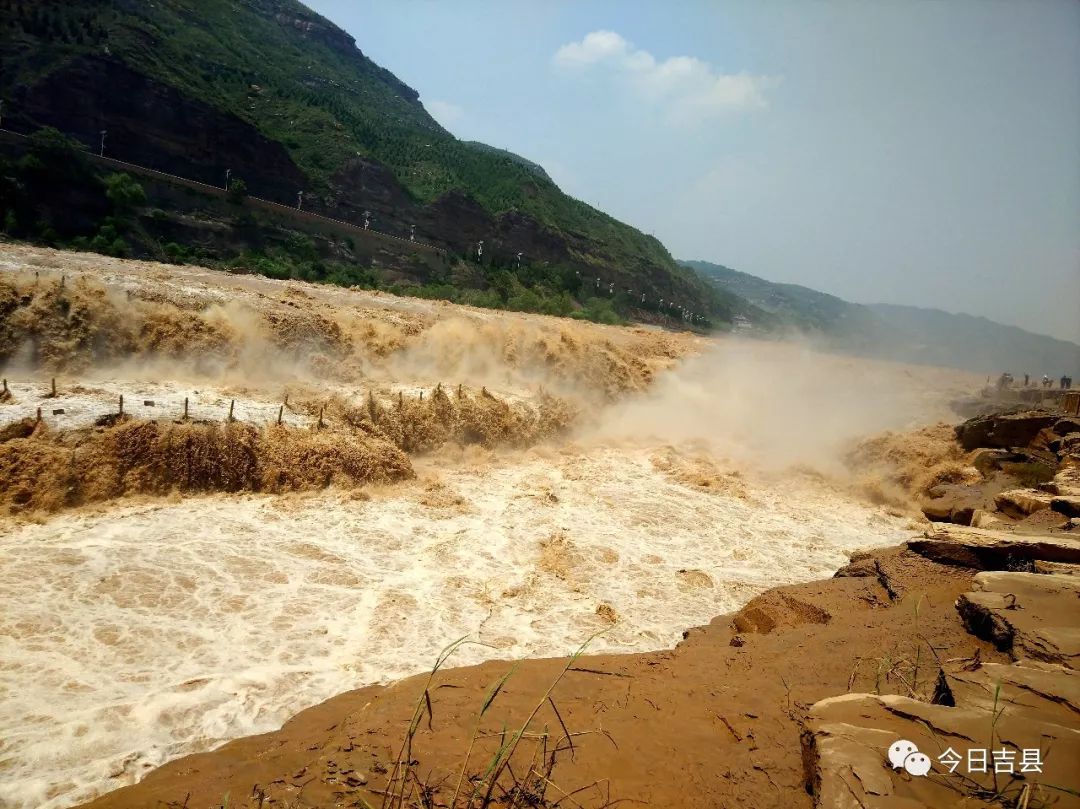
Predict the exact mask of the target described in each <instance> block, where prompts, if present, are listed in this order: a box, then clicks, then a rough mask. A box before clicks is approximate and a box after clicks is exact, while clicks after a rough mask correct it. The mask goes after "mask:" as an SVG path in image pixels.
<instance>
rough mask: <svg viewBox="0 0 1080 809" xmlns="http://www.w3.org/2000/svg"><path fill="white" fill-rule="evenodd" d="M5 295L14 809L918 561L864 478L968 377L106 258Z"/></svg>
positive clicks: (54, 263)
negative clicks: (333, 702)
mask: <svg viewBox="0 0 1080 809" xmlns="http://www.w3.org/2000/svg"><path fill="white" fill-rule="evenodd" d="M0 271H2V272H0V315H2V320H0V363H2V364H3V366H4V367H5V369H6V370H5V374H6V377H7V389H6V390H7V393H6V394H3V397H2V400H0V509H2V512H0V513H2V514H3V516H2V517H0V519H2V520H3V521H4V523H5V528H4V531H3V533H2V536H0V660H2V663H0V807H4V809H9V807H12V808H13V807H20V809H21V807H64V806H69V805H72V804H74V803H76V802H78V801H80V800H83V799H87V798H89V797H92V796H94V795H96V794H99V793H101V792H103V791H106V790H109V789H112V788H115V787H118V786H121V785H123V784H127V783H131V782H133V781H135V780H137V779H138V778H139V777H140V776H141V775H142V774H144V773H145V772H146V770H147V769H148V768H150V767H152V766H154V765H156V764H159V763H161V762H163V761H165V760H167V759H171V758H175V757H177V756H180V755H184V754H186V753H190V752H195V751H201V750H207V749H210V748H212V747H214V746H216V745H218V744H220V743H221V742H223V741H225V740H228V739H230V738H235V737H237V736H240V735H244V734H248V733H254V732H261V731H266V730H270V729H273V728H275V727H277V726H279V725H280V724H281V723H282V722H283V721H284V720H285V719H287V718H288V717H289V716H290V715H292V714H294V713H296V712H297V711H299V710H301V709H303V708H305V707H307V706H310V705H312V704H314V703H316V702H319V701H321V700H323V699H326V698H328V697H329V696H331V695H333V694H335V693H338V692H340V691H343V690H347V689H350V688H355V687H358V686H361V685H365V684H370V683H376V682H386V681H388V680H391V679H395V678H398V677H401V676H404V675H408V674H412V673H415V672H417V671H420V670H422V669H424V668H426V667H427V666H429V665H430V663H431V662H432V661H433V660H434V658H435V656H436V655H437V654H438V652H439V650H440V649H441V648H442V647H444V646H445V645H446V644H447V643H449V642H451V641H453V640H455V639H457V638H459V637H461V636H463V635H469V636H471V637H472V638H473V639H474V640H476V641H477V643H475V644H472V645H469V646H466V647H465V648H464V650H463V652H462V653H461V654H460V655H459V656H458V657H457V658H455V662H457V663H470V662H477V661H479V660H482V659H486V658H493V657H503V658H509V657H523V656H537V655H542V656H554V655H562V654H565V653H567V652H568V651H569V650H571V649H572V648H574V647H576V646H577V645H578V644H580V643H581V642H582V640H584V639H585V638H587V637H589V636H590V635H592V634H594V633H596V632H598V631H600V630H605V631H604V632H603V634H601V635H599V637H598V638H597V639H596V640H595V641H594V642H593V645H592V646H591V649H593V650H596V651H600V650H605V649H607V650H614V651H644V650H652V649H657V648H662V647H666V646H670V645H671V644H673V643H675V642H676V641H677V640H678V638H679V637H680V634H681V633H682V631H683V630H684V629H685V628H687V627H690V626H694V625H697V624H702V623H706V622H708V621H709V620H710V619H711V618H712V617H713V616H715V615H717V614H720V613H723V612H725V611H730V610H732V609H735V608H737V607H739V606H740V605H741V604H743V603H745V602H746V601H747V600H748V599H749V598H750V597H751V596H752V595H754V594H755V593H758V592H760V591H762V590H764V589H766V588H768V587H771V586H774V585H777V584H781V583H786V582H793V581H799V580H808V579H812V578H816V577H821V576H826V575H829V574H830V573H831V572H832V571H833V570H834V569H835V568H836V567H837V566H839V565H840V564H842V563H843V562H844V560H845V554H846V552H848V551H851V550H853V549H856V548H861V547H869V546H874V545H883V544H890V543H895V542H898V541H900V540H901V539H903V538H904V536H905V535H906V532H907V529H908V523H909V520H908V518H907V517H906V516H905V513H904V511H903V509H902V508H901V507H898V504H897V503H894V504H893V505H890V506H887V507H886V506H880V505H875V504H874V503H872V502H869V501H867V500H866V499H865V498H864V497H863V496H862V495H861V492H862V489H861V488H860V486H859V485H852V484H853V483H856V484H857V483H858V481H853V480H852V478H851V476H850V472H849V471H848V470H846V469H845V467H844V465H843V463H842V461H841V459H842V458H843V456H844V453H845V452H846V451H847V450H848V449H849V448H850V446H851V444H852V442H853V441H855V440H856V439H858V438H860V437H863V436H868V435H872V434H875V433H878V432H880V431H882V430H885V429H895V428H904V427H909V426H913V425H916V424H919V423H926V422H928V421H932V420H934V419H936V418H938V417H939V416H942V415H945V411H944V404H943V403H944V402H945V401H946V400H947V399H948V398H949V397H950V396H951V395H952V394H953V393H954V392H955V391H956V390H958V389H967V388H970V386H971V380H969V379H967V378H965V377H964V376H963V375H962V374H955V375H949V374H947V373H946V372H943V371H934V370H928V369H913V368H907V367H903V366H896V365H889V364H886V363H873V362H869V361H862V360H854V359H849V358H837V357H828V356H823V355H818V354H815V353H813V352H812V351H810V350H809V349H807V348H805V347H801V346H797V345H782V344H766V343H753V342H744V341H738V340H735V339H731V338H723V339H719V340H708V339H705V338H700V337H693V336H688V335H678V334H671V333H667V332H663V331H660V330H654V329H646V328H617V327H607V326H596V325H591V324H586V323H579V322H575V321H571V320H564V319H556V318H547V317H542V316H526V315H518V314H512V313H495V312H489V311H483V310H473V309H467V308H462V307H455V306H451V305H447V304H441V303H432V302H425V301H418V300H411V299H402V298H393V297H390V296H385V295H380V294H377V293H370V292H361V291H358V290H343V289H336V288H328V287H318V286H312V285H308V284H302V283H293V282H289V283H281V282H274V281H269V280H266V279H261V278H253V277H240V276H229V275H225V274H219V273H214V272H210V271H204V270H199V269H195V268H177V267H166V266H162V265H153V264H144V263H140V262H125V261H120V260H112V259H107V258H103V257H100V256H83V255H76V254H60V253H54V252H52V251H48V250H32V249H28V248H16V247H10V246H5V247H3V248H0ZM54 379H55V385H56V388H55V395H54V391H53V384H54V383H53V380H54ZM121 397H123V402H124V404H123V406H122V407H121V404H120V402H121ZM39 411H40V416H39ZM185 412H186V415H187V417H186V418H185V417H184V415H185Z"/></svg>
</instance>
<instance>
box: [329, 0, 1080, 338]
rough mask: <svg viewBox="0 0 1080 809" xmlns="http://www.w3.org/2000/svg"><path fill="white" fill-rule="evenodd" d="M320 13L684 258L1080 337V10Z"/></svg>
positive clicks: (416, 4) (1038, 1) (457, 112)
mask: <svg viewBox="0 0 1080 809" xmlns="http://www.w3.org/2000/svg"><path fill="white" fill-rule="evenodd" d="M309 5H311V6H312V7H313V8H315V9H316V10H317V11H319V12H320V13H321V14H323V15H324V16H326V17H328V18H329V19H331V20H333V21H334V22H336V23H337V24H338V25H340V26H342V27H343V28H345V29H346V30H348V31H349V32H350V33H351V34H353V36H355V37H356V40H357V44H358V45H359V47H360V48H361V50H363V51H364V52H365V53H366V54H367V55H368V56H370V57H371V58H373V59H374V60H375V61H376V62H378V63H380V64H381V65H383V66H384V67H387V68H389V69H390V70H391V71H393V72H394V73H395V74H396V75H397V76H399V77H400V78H401V79H403V80H404V81H405V82H407V83H408V84H410V85H411V86H413V87H415V88H416V89H417V90H418V91H419V92H420V98H421V101H423V103H424V104H425V106H426V107H427V109H428V110H429V111H430V112H431V113H432V115H434V116H435V118H437V119H438V120H439V121H440V122H441V123H442V124H443V125H444V126H445V127H446V128H447V129H449V130H450V131H451V132H453V133H454V134H455V135H457V136H458V137H461V138H463V139H470V140H481V141H484V142H486V143H490V144H492V145H494V146H501V147H504V148H508V149H511V150H512V151H515V152H518V153H519V154H521V155H523V156H525V157H528V158H530V159H532V160H535V161H537V162H539V163H541V164H542V165H543V166H544V167H545V168H546V169H547V170H548V172H549V173H550V174H551V175H552V176H553V177H554V179H555V180H556V181H557V182H558V183H559V185H560V186H561V187H562V188H563V190H565V191H566V192H568V193H570V194H572V195H574V196H576V197H579V198H581V199H583V200H585V201H587V202H590V203H592V204H594V205H596V206H597V207H599V208H601V209H603V210H605V211H607V212H609V213H611V214H612V215H614V216H616V217H618V218H620V219H623V220H624V221H627V222H629V223H631V224H633V225H635V226H637V227H639V228H641V229H642V230H644V231H647V232H651V233H654V234H655V235H656V236H657V237H658V238H660V239H661V240H662V241H663V242H664V244H665V245H666V246H667V247H668V249H669V250H671V252H672V253H673V254H674V255H675V256H676V257H677V258H701V259H705V260H709V261H714V262H716V263H719V264H725V265H727V266H729V267H734V268H736V269H740V270H744V271H746V272H749V273H753V274H755V275H759V276H762V277H764V278H768V279H770V280H774V281H788V282H793V283H800V284H805V285H806V286H810V287H813V288H815V289H820V290H822V291H825V292H831V293H833V294H836V295H840V296H841V297H844V298H847V299H849V300H854V301H859V302H863V303H872V302H878V301H882V302H887V303H904V304H914V305H919V306H934V307H938V308H941V309H945V310H948V311H963V312H968V313H971V314H977V315H985V316H987V317H990V318H992V319H994V320H998V321H1001V322H1004V323H1011V324H1014V325H1018V326H1022V327H1024V328H1027V329H1030V330H1032V331H1037V332H1041V333H1044V334H1051V335H1053V336H1056V337H1061V338H1064V339H1070V340H1073V341H1076V342H1080V3H1078V2H1074V1H1073V0H1015V1H1014V2H995V1H994V0H973V2H965V1H964V0H947V1H946V0H940V1H939V2H931V0H896V1H895V2H890V1H889V0H874V1H873V2H851V3H839V2H838V3H825V2H816V0H790V2H778V1H776V0H765V1H764V2H758V0H739V1H738V2H720V1H719V0H700V1H699V2H695V1H694V0H679V2H660V1H659V0H656V1H655V2H644V0H637V1H636V2H627V1H626V0H608V1H603V2H602V1H600V0H577V1H576V2H569V1H567V2H556V1H555V0H532V2H513V0H498V1H497V0H484V1H483V2H480V1H478V0H453V2H434V1H433V0H427V1H426V2H425V1H424V0H407V1H403V0H394V1H393V2H391V0H377V1H376V0H309Z"/></svg>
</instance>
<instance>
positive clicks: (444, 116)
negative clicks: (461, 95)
mask: <svg viewBox="0 0 1080 809" xmlns="http://www.w3.org/2000/svg"><path fill="white" fill-rule="evenodd" d="M424 106H425V107H427V111H428V112H429V113H430V114H431V117H432V118H434V119H435V120H436V121H438V122H439V124H441V125H442V126H443V128H445V129H450V128H451V127H453V126H454V124H457V123H460V122H461V121H462V119H464V118H465V110H463V109H462V108H461V107H459V106H458V105H457V104H451V103H450V102H449V101H428V102H427V103H426V104H425V105H424Z"/></svg>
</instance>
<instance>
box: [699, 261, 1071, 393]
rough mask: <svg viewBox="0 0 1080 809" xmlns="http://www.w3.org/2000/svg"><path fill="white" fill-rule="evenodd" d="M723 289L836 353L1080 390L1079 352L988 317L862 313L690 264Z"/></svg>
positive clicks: (798, 290)
mask: <svg viewBox="0 0 1080 809" xmlns="http://www.w3.org/2000/svg"><path fill="white" fill-rule="evenodd" d="M681 263H682V264H683V265H684V266H686V267H689V268H691V269H693V270H694V271H695V272H697V273H699V274H700V275H701V276H702V277H703V278H705V279H707V280H708V281H710V282H711V283H713V284H715V285H716V286H717V288H719V289H723V290H725V291H728V292H731V293H734V294H736V295H738V296H740V297H741V298H744V299H745V300H746V301H748V302H749V303H750V304H751V305H753V306H756V307H758V308H760V309H762V310H764V311H765V312H768V313H769V314H771V315H773V316H775V317H776V318H777V321H776V322H774V323H773V324H772V325H773V328H774V329H780V330H784V329H787V330H791V331H795V332H799V333H800V334H804V335H807V336H809V337H810V338H811V339H814V340H815V341H818V342H820V343H822V344H824V345H826V346H828V347H830V348H833V349H839V350H843V351H848V352H851V353H857V354H861V355H865V356H874V357H881V358H887V359H895V360H900V361H904V362H915V363H920V364H926V365H944V366H950V367H954V368H963V369H965V370H969V371H974V372H977V373H985V374H992V375H997V374H999V373H1001V372H1003V371H1009V372H1011V373H1012V374H1013V375H1014V376H1016V377H1020V376H1023V374H1025V373H1027V374H1031V376H1032V377H1041V376H1042V375H1043V374H1044V373H1045V374H1049V375H1051V376H1052V377H1054V378H1055V379H1056V378H1057V377H1059V376H1061V375H1062V374H1065V373H1069V374H1072V376H1073V377H1074V378H1075V379H1077V380H1078V382H1080V345H1076V344H1075V343H1070V342H1067V341H1065V340H1057V339H1054V338H1053V337H1046V336H1044V335H1041V334H1034V333H1032V332H1028V331H1024V330H1023V329H1019V328H1016V327H1015V326H1006V325H1003V324H1001V323H995V322H994V321H992V320H988V319H987V318H984V317H974V316H972V315H963V314H950V313H948V312H943V311H940V310H938V309H923V308H919V307H915V306H895V305H892V304H872V305H863V304H857V303H851V302H849V301H845V300H843V299H842V298H838V297H836V296H835V295H828V294H826V293H824V292H818V291H816V290H813V289H810V288H808V287H804V286H799V285H797V284H779V283H774V282H772V281H766V280H765V279H763V278H758V277H757V276H754V275H750V274H749V273H744V272H739V271H738V270H733V269H731V268H730V267H724V266H723V265H720V264H712V263H710V262H707V261H684V262H681Z"/></svg>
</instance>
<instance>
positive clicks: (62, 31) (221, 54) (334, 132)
mask: <svg viewBox="0 0 1080 809" xmlns="http://www.w3.org/2000/svg"><path fill="white" fill-rule="evenodd" d="M6 5H7V7H8V8H7V9H6V11H5V14H4V16H3V19H0V27H2V29H0V35H2V36H3V37H4V39H5V42H7V43H10V44H9V45H5V51H6V53H5V58H4V70H3V72H2V73H3V75H2V77H0V93H2V94H3V95H5V96H8V95H10V90H11V88H12V87H13V86H16V85H18V84H24V85H25V84H32V83H34V82H35V81H37V80H39V79H40V78H41V77H42V76H44V75H46V74H48V73H49V72H50V71H53V70H55V69H56V68H57V67H58V66H60V65H62V64H64V63H65V62H67V61H68V60H70V59H71V58H73V57H76V56H80V55H85V54H99V55H100V54H104V53H108V54H109V56H110V58H117V59H121V60H122V61H124V62H125V63H126V64H128V65H129V66H131V67H133V68H135V69H137V70H138V71H140V72H143V73H145V74H146V75H149V76H151V77H153V78H155V79H157V80H159V81H162V82H164V83H166V84H169V85H171V86H173V87H175V88H177V89H179V90H180V91H182V92H183V93H185V94H187V95H189V96H191V97H192V98H195V99H198V100H200V101H203V102H205V103H208V104H211V105H213V106H215V107H217V108H219V109H224V110H229V111H230V112H233V113H234V114H236V115H238V116H240V117H241V118H243V119H244V120H246V121H247V122H248V123H250V124H251V125H253V126H254V127H256V128H257V129H258V130H259V131H260V132H261V133H262V134H263V135H265V136H267V137H268V138H270V139H272V140H275V141H278V142H280V143H282V144H283V145H284V146H285V147H286V148H287V149H288V151H289V153H290V155H291V156H292V158H293V159H294V161H295V162H296V163H297V165H298V166H300V168H301V169H302V170H303V171H304V172H305V173H307V174H308V176H309V178H310V180H311V181H312V183H313V185H314V186H315V187H318V186H319V185H320V184H321V185H325V183H326V182H327V180H328V178H329V177H330V176H331V175H332V174H333V172H334V171H335V170H336V169H337V168H338V167H339V166H341V165H342V164H343V163H344V162H345V161H346V160H347V159H349V158H352V157H354V156H355V155H356V154H357V153H359V154H362V155H365V156H369V157H371V158H374V159H376V160H378V161H380V162H381V163H384V164H385V165H387V166H388V167H389V168H390V169H391V170H392V171H393V173H394V174H395V176H396V177H397V179H398V180H399V181H400V182H401V184H402V185H403V186H404V188H405V189H407V191H408V192H409V193H410V194H412V195H413V196H414V198H415V199H417V200H418V201H421V202H430V201H432V200H434V199H436V198H437V197H439V196H440V195H442V194H444V193H446V192H448V191H450V190H453V189H457V190H461V191H464V192H466V193H468V194H469V195H471V196H473V197H474V198H475V199H476V200H477V201H478V202H479V203H480V204H481V205H482V206H483V207H484V208H485V209H487V210H488V211H489V212H491V213H493V214H498V213H501V212H504V211H508V210H511V209H517V210H519V211H522V212H524V213H526V214H529V215H531V216H533V217H534V218H536V219H537V220H539V221H540V222H542V223H544V224H545V225H547V226H548V227H550V228H552V229H554V230H556V231H559V232H562V233H563V234H568V235H574V234H576V235H579V236H581V237H584V239H585V240H586V241H587V243H588V245H589V246H588V254H587V255H584V256H582V257H581V258H582V259H583V260H585V261H588V262H595V263H597V264H598V265H605V264H606V265H611V264H617V265H618V267H619V269H620V271H621V272H623V273H627V274H630V275H633V274H641V273H646V272H649V271H652V272H656V271H658V270H660V271H663V272H666V273H667V274H669V275H671V276H674V277H677V278H678V279H679V281H680V284H681V285H682V286H683V287H684V288H688V289H695V290H696V293H697V294H699V295H703V296H704V297H705V300H704V301H703V304H704V305H703V306H702V308H710V306H711V304H712V303H714V302H713V301H710V300H709V295H708V294H707V293H706V288H705V287H704V286H703V285H700V284H698V282H697V280H696V279H695V278H694V277H693V276H692V274H686V273H683V272H681V271H680V269H679V268H678V267H677V265H676V264H675V262H674V261H673V260H672V258H671V256H670V255H669V254H668V252H667V251H666V250H665V249H664V247H663V246H662V245H661V244H660V242H658V241H657V240H656V239H655V238H653V237H651V236H647V235H645V234H643V233H640V232H639V231H637V230H635V229H633V228H631V227H629V226H627V225H624V224H622V223H621V222H618V221H617V220H615V219H613V218H612V217H610V216H608V215H606V214H604V213H602V212H601V211H598V210H596V209H594V208H592V207H590V206H589V205H586V204H585V203H583V202H581V201H579V200H575V199H573V198H571V197H568V196H566V195H565V194H563V193H562V192H561V191H560V190H559V189H558V187H557V186H556V185H555V184H554V183H553V182H552V181H551V180H550V178H548V177H547V175H546V174H545V173H542V171H541V172H538V171H537V170H536V167H535V165H533V164H530V163H528V161H524V160H522V159H521V158H518V157H517V156H516V155H511V154H508V153H506V152H503V151H502V150H498V149H492V148H486V149H485V148H477V147H476V146H475V145H473V144H470V143H465V142H461V141H458V140H457V139H456V138H454V137H453V136H452V135H450V134H449V133H447V132H446V131H445V130H443V129H442V128H441V127H440V126H439V125H438V124H437V123H436V122H435V121H434V119H432V118H431V117H430V116H429V115H428V113H427V112H426V110H424V108H423V106H422V105H421V104H420V103H419V102H418V101H417V99H416V94H415V92H414V91H412V90H411V89H410V88H408V87H407V86H405V85H404V84H402V83H401V82H400V81H399V80H397V79H396V78H395V77H394V76H393V75H392V74H390V73H389V72H388V71H386V70H384V69H383V68H381V67H379V66H378V65H376V64H375V63H374V62H372V61H371V60H370V59H368V58H367V57H365V56H364V55H363V54H362V53H361V52H360V51H359V50H357V49H356V48H355V47H354V45H353V42H352V39H351V38H350V37H349V36H348V35H347V34H345V33H344V32H343V31H341V30H340V29H337V28H336V27H335V26H333V25H332V24H331V23H330V22H328V21H326V20H324V19H323V18H321V17H319V16H318V15H317V14H315V13H314V12H312V11H311V10H309V9H307V8H306V7H305V6H303V5H302V4H300V3H299V2H296V1H295V0H244V2H233V0H155V2H153V3H146V2H141V1H139V0H117V2H113V3H107V4H106V3H101V2H96V0H66V1H65V2H59V0H46V1H45V2H41V1H40V0H9V2H8V3H7V4H6ZM714 313H715V314H717V315H720V316H723V315H724V314H725V313H724V311H723V306H720V307H719V308H717V309H714Z"/></svg>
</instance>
